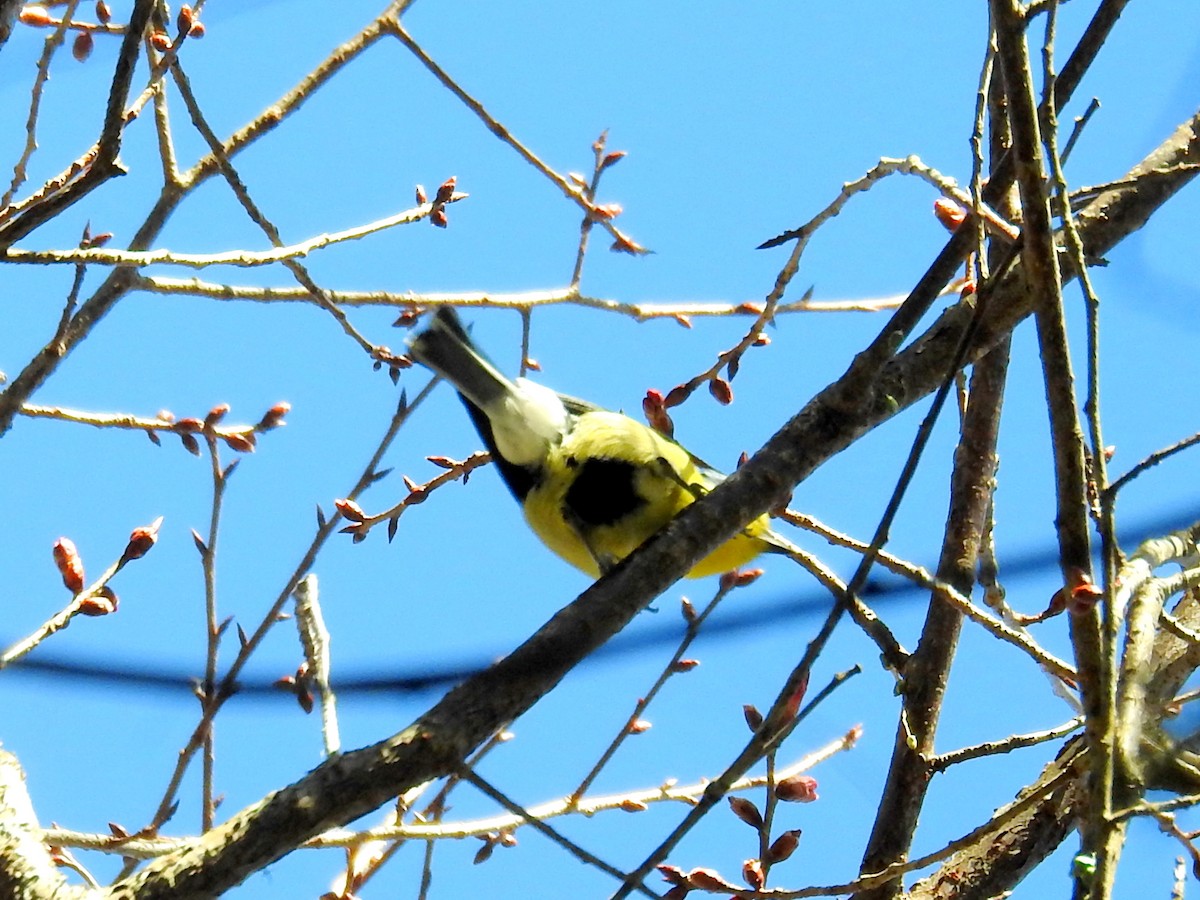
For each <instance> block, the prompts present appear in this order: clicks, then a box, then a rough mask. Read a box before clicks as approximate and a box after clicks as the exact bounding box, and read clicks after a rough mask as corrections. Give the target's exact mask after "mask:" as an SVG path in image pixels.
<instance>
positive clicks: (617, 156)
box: [600, 150, 628, 171]
mask: <svg viewBox="0 0 1200 900" xmlns="http://www.w3.org/2000/svg"><path fill="white" fill-rule="evenodd" d="M627 155H628V151H625V150H614V151H612V152H611V153H607V154H605V156H604V159H602V160H600V170H601V171H603V170H604V169H607V168H608V167H609V166H612V165H616V164H617V163H619V162H620V161H621V160H623V159H624V158H625V157H626V156H627Z"/></svg>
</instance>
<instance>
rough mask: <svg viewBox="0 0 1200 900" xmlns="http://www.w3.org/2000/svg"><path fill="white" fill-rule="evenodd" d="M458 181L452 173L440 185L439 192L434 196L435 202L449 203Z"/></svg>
mask: <svg viewBox="0 0 1200 900" xmlns="http://www.w3.org/2000/svg"><path fill="white" fill-rule="evenodd" d="M457 183H458V178H457V177H456V176H454V175H451V176H450V177H449V178H447V179H446V180H445V181H443V182H442V183H441V184H439V185H438V189H437V193H436V194H435V195H434V197H433V202H434V203H449V202H450V198H451V197H453V196H454V186H455V185H456V184H457Z"/></svg>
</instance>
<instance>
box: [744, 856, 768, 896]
mask: <svg viewBox="0 0 1200 900" xmlns="http://www.w3.org/2000/svg"><path fill="white" fill-rule="evenodd" d="M742 879H743V880H744V881H745V882H746V884H748V885H750V887H752V888H754V890H756V891H761V890H762V889H763V887H764V886H766V883H767V876H766V875H764V874H763V865H762V861H761V860H757V859H748V860H746V861H745V862H744V863H742Z"/></svg>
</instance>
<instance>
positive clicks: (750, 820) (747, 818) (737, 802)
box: [725, 797, 763, 828]
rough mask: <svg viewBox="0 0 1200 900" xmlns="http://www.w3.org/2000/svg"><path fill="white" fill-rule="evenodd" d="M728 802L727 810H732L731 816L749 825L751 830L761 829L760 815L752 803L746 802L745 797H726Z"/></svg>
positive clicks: (761, 819) (761, 818) (761, 820)
mask: <svg viewBox="0 0 1200 900" xmlns="http://www.w3.org/2000/svg"><path fill="white" fill-rule="evenodd" d="M725 799H726V800H728V801H729V808H730V809H731V810H733V814H734V815H735V816H737V817H738V818H739V819H741V820H742V821H743V822H745V823H746V824H747V825H749V826H750V827H751V828H761V827H762V824H763V817H762V813H760V812H759V811H758V807H757V806H755V805H754V802H753V801H751V800H747V799H746V798H745V797H726V798H725Z"/></svg>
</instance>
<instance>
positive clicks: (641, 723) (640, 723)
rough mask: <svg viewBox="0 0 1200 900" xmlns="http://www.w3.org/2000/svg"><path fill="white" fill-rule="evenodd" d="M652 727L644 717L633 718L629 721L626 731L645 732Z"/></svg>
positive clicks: (631, 732) (633, 732)
mask: <svg viewBox="0 0 1200 900" xmlns="http://www.w3.org/2000/svg"><path fill="white" fill-rule="evenodd" d="M653 727H654V726H653V725H652V724H651V723H650V722H648V721H646V720H645V719H634V720H633V721H632V722H630V723H629V729H628V731H629V733H630V734H645V733H646V732H647V731H649V730H650V729H651V728H653Z"/></svg>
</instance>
